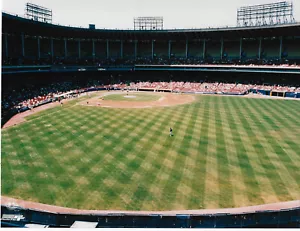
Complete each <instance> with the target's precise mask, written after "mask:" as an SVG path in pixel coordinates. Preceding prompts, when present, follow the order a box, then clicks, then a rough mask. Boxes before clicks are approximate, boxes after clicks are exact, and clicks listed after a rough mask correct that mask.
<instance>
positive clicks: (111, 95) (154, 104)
mask: <svg viewBox="0 0 300 231" xmlns="http://www.w3.org/2000/svg"><path fill="white" fill-rule="evenodd" d="M262 6H263V8H262ZM292 7H293V4H292V3H290V2H277V3H272V4H265V5H254V6H249V7H241V8H240V9H239V10H238V11H237V17H238V25H236V26H234V27H224V28H202V29H164V28H163V27H162V25H163V22H162V20H163V19H162V18H160V17H147V18H146V17H139V18H135V19H134V26H135V28H134V29H128V30H124V29H97V28H95V25H92V24H91V25H90V26H89V28H81V27H73V26H62V25H57V24H54V23H52V21H51V20H50V19H51V17H52V11H51V10H49V9H47V8H44V7H42V6H38V5H34V4H31V3H27V4H26V13H27V14H26V15H25V16H20V15H15V14H12V13H7V12H2V71H1V72H2V88H1V90H2V94H1V125H2V129H1V226H2V227H24V228H25V227H28V228H32V227H38V228H48V227H80V228H92V227H93V228H121V227H124V228H224V227H226V228H235V227H236V228H253V227H256V228H257V227H271V228H278V227H279V228H280V227H281V228H284V227H294V228H297V227H300V170H299V169H300V23H297V22H296V21H295V20H289V17H290V14H288V13H286V12H292V10H293V8H292ZM262 9H267V10H265V11H264V10H262ZM278 9H281V11H280V13H279V14H278V13H277V16H274V15H275V14H272V15H271V16H272V17H273V19H272V20H271V19H270V17H271V16H270V15H268V14H270V12H273V11H272V10H276V12H278ZM249 12H252V18H251V16H250V18H249ZM274 12H275V11H274ZM35 14H39V15H42V16H43V20H40V16H36V15H35ZM285 14H286V15H285ZM257 15H264V18H262V19H261V21H259V19H260V18H259V17H260V16H259V17H258V16H257ZM278 15H279V16H278ZM50 16H51V17H50ZM269 16H270V17H269ZM49 17H50V18H49ZM247 17H248V18H247ZM275 17H277V18H276V19H275ZM280 17H283V19H280ZM266 19H268V20H270V21H266ZM49 20H50V21H49ZM247 20H248V21H247ZM251 20H252V21H251ZM254 20H257V21H255V22H254ZM148 25H150V27H149V28H147V26H148ZM154 25H155V26H154ZM159 26H161V28H160V27H159Z"/></svg>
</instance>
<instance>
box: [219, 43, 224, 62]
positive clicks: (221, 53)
mask: <svg viewBox="0 0 300 231" xmlns="http://www.w3.org/2000/svg"><path fill="white" fill-rule="evenodd" d="M223 49H224V39H223V38H221V51H220V56H221V60H222V59H223Z"/></svg>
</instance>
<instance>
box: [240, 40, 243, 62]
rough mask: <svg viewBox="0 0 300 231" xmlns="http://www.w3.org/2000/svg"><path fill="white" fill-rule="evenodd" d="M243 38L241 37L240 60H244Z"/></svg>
mask: <svg viewBox="0 0 300 231" xmlns="http://www.w3.org/2000/svg"><path fill="white" fill-rule="evenodd" d="M242 51H243V38H240V60H242Z"/></svg>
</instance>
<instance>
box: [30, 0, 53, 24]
mask: <svg viewBox="0 0 300 231" xmlns="http://www.w3.org/2000/svg"><path fill="white" fill-rule="evenodd" d="M25 17H26V18H29V19H32V20H35V21H40V22H47V23H52V10H50V9H48V8H45V7H42V6H38V5H35V4H32V3H26V5H25Z"/></svg>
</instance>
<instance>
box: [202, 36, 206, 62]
mask: <svg viewBox="0 0 300 231" xmlns="http://www.w3.org/2000/svg"><path fill="white" fill-rule="evenodd" d="M205 46H206V40H205V39H204V40H203V55H202V57H203V59H205V50H206V47H205Z"/></svg>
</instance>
